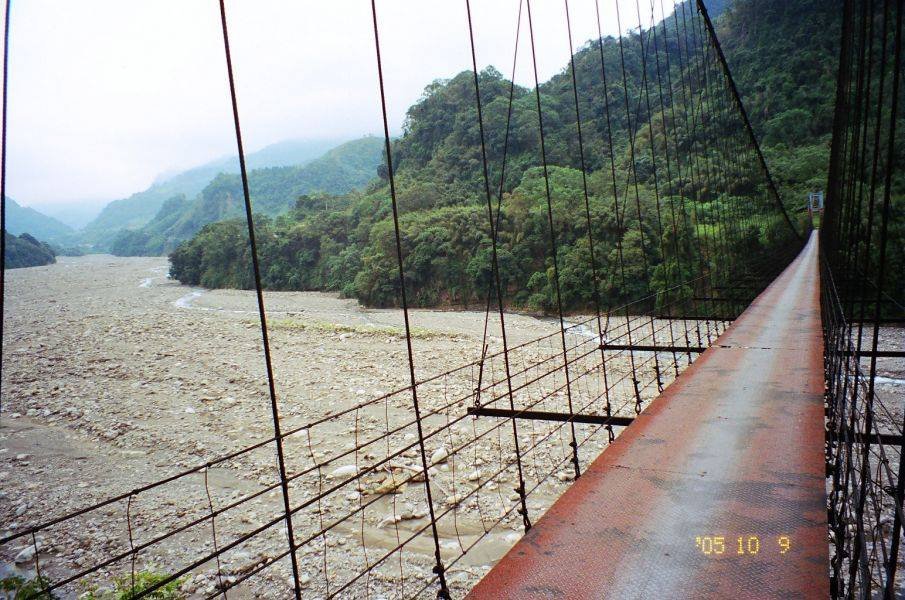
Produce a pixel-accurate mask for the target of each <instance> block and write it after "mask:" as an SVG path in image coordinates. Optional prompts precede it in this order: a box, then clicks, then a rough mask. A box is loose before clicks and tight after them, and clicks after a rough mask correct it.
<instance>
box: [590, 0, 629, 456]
mask: <svg viewBox="0 0 905 600" xmlns="http://www.w3.org/2000/svg"><path fill="white" fill-rule="evenodd" d="M594 8H595V10H596V16H597V48H598V51H599V53H600V76H601V80H602V82H603V106H604V113H605V114H606V142H607V150H608V154H609V159H610V179H611V181H612V185H613V215H614V218H615V219H616V256H617V261H618V262H619V264H620V266H621V270H622V282H623V287H624V285H625V267H624V266H623V265H624V261H623V257H622V221H621V219H620V217H619V190H618V188H617V183H616V154H615V152H614V151H613V124H612V118H611V116H610V97H609V91H608V90H607V76H606V61H605V60H604V54H603V27H602V25H601V20H600V0H594ZM610 312H611V311H610V309H609V307H608V309H607V311H606V324H605V325H606V326H605V327H604V330H603V332H602V333H601V342H602V343H606V341H607V332H608V331H609V324H610ZM628 333H629V340H631V329H630V328H629V332H628ZM629 344H631V341H629ZM629 358H630V362H631V368H632V377H637V375H636V374H635V357H634V355H633V353H629ZM603 385H604V394H605V397H606V416H608V417H609V416H611V415H612V406H611V401H610V391H609V387H610V386H609V382H608V381H607V375H606V370H604V372H603ZM607 436H608V438H609V440H610V441H613V439H614V435H613V426H612V425H607Z"/></svg>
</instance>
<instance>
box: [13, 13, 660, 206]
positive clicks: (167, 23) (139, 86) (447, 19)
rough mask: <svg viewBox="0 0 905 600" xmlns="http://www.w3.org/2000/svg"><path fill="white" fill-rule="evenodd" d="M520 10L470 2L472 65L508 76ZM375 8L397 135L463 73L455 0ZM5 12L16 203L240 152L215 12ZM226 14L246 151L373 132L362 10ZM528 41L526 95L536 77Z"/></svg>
mask: <svg viewBox="0 0 905 600" xmlns="http://www.w3.org/2000/svg"><path fill="white" fill-rule="evenodd" d="M619 2H620V6H621V7H622V13H621V16H622V26H623V27H622V28H623V30H626V29H628V28H630V27H637V21H638V17H637V12H636V8H635V6H636V5H635V1H634V0H619ZM600 4H601V11H602V18H603V30H604V33H605V34H616V33H617V31H618V28H617V26H616V20H615V1H614V0H600ZM666 5H667V6H668V7H670V8H671V7H672V0H666ZM518 6H519V0H472V12H473V18H474V23H475V35H476V46H477V55H478V66H479V68H483V67H484V66H486V65H494V66H495V67H497V68H498V69H499V70H500V71H502V72H503V73H504V74H507V76H508V73H509V72H510V70H511V62H512V50H513V44H514V41H515V24H516V18H517V14H518ZM648 6H649V4H648ZM377 7H378V18H379V24H380V28H381V32H380V33H381V49H382V52H383V62H384V73H385V77H386V85H387V94H388V96H387V102H388V109H389V112H390V119H391V128H392V132H393V133H399V132H400V130H401V126H402V121H403V119H404V115H405V110H406V108H407V107H408V106H409V105H411V104H412V103H413V102H415V101H416V100H417V99H418V97H419V96H420V95H421V92H422V90H423V89H424V86H425V85H427V84H428V83H430V82H431V81H432V80H434V79H436V78H445V77H450V76H452V75H454V74H456V73H458V72H459V71H462V70H463V69H467V68H470V66H471V57H470V53H469V46H468V29H467V21H466V12H465V1H464V0H378V3H377ZM659 7H660V2H659V0H657V11H658V15H657V16H658V17H659V16H660V14H659V10H660V9H659ZM12 10H13V12H12V18H11V23H12V31H11V42H10V95H9V133H8V144H9V146H8V154H7V156H8V183H7V193H8V194H9V195H10V196H11V197H13V198H15V199H17V200H18V201H19V202H20V203H22V204H26V205H32V206H36V207H40V206H47V205H52V204H61V203H72V202H84V201H86V200H95V201H96V200H99V199H108V200H112V199H116V198H121V197H125V196H128V195H129V194H131V193H133V192H136V191H140V190H142V189H144V188H146V187H147V186H148V185H150V183H151V182H152V181H153V180H154V179H155V178H156V177H157V176H159V175H160V174H161V173H166V172H174V171H178V170H182V169H185V168H189V167H192V166H196V165H199V164H202V163H205V162H207V161H209V160H211V159H214V158H218V157H220V156H224V155H228V154H230V153H234V152H235V139H234V137H233V129H232V117H231V109H230V104H229V96H228V84H227V80H226V75H225V60H224V57H223V44H222V38H221V31H220V21H219V11H218V4H217V0H153V1H152V0H79V1H78V2H69V1H63V0H14V2H13V9H12ZM570 10H571V15H572V26H573V36H574V41H575V46H576V48H577V47H579V46H580V45H581V44H583V43H584V42H585V41H587V40H589V39H591V38H594V37H596V31H597V21H596V16H595V9H594V0H571V1H570ZM532 11H533V16H534V25H535V36H536V43H537V54H538V68H539V71H540V77H541V80H542V81H543V80H545V79H548V78H549V77H551V76H552V75H554V74H555V73H557V72H558V71H559V70H561V69H562V68H563V67H564V66H565V65H566V64H567V62H568V57H569V53H568V39H567V37H566V28H565V13H564V9H563V1H562V0H535V1H534V2H533V3H532ZM227 17H228V19H229V26H230V41H231V44H232V52H233V65H234V68H235V75H236V80H237V86H238V95H239V108H240V112H241V119H242V125H243V136H244V138H245V143H246V149H247V150H248V151H253V150H256V149H259V148H262V147H264V146H266V145H268V144H271V143H274V142H277V141H280V140H285V139H292V138H353V137H358V136H361V135H364V134H368V133H374V134H380V133H381V132H382V124H381V120H380V112H379V96H378V86H377V77H376V61H375V55H374V36H373V29H372V23H371V12H370V2H368V1H367V0H330V1H315V0H229V1H228V2H227ZM0 18H2V17H0ZM649 19H650V13H649V9H648V13H647V14H646V15H645V17H644V20H645V26H647V25H648V22H647V21H649ZM524 24H525V25H526V22H525V23H524ZM526 34H527V26H525V27H523V38H522V44H523V45H522V49H523V50H525V52H523V51H522V50H520V52H519V55H520V56H519V68H518V74H517V77H516V79H517V81H519V83H523V84H528V83H529V82H530V81H531V80H532V78H533V75H532V71H531V68H530V62H529V60H528V58H529V55H528V54H527V53H526V51H527V50H528V48H529V46H528V39H527V36H526Z"/></svg>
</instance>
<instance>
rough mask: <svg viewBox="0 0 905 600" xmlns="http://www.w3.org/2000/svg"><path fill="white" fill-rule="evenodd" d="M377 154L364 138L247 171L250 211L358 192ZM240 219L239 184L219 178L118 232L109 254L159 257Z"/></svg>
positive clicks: (273, 211)
mask: <svg viewBox="0 0 905 600" xmlns="http://www.w3.org/2000/svg"><path fill="white" fill-rule="evenodd" d="M382 149H383V143H382V142H381V141H380V140H379V139H377V138H374V137H365V138H361V139H358V140H353V141H351V142H346V143H344V144H341V145H339V146H337V147H336V148H333V149H332V150H330V151H329V152H327V153H326V154H324V155H323V156H321V157H319V158H317V159H315V160H312V161H309V162H306V163H304V164H302V165H295V166H288V167H270V168H264V169H255V170H252V171H251V172H250V173H249V178H248V181H249V188H250V190H251V195H252V198H253V199H254V205H255V209H256V210H258V211H259V212H261V213H263V214H265V215H271V216H274V215H278V214H280V213H282V212H285V211H286V210H288V209H289V208H291V207H292V206H293V203H294V199H295V198H298V197H299V196H302V195H305V194H311V193H331V194H344V193H347V192H350V191H352V190H354V189H357V188H361V187H364V185H365V184H367V183H368V182H369V181H370V180H371V179H372V178H373V177H374V174H375V173H376V172H377V165H379V164H380V162H381V160H382ZM244 214H245V205H244V203H243V195H242V180H241V178H240V177H239V175H237V174H232V173H220V174H219V175H217V176H216V177H215V178H214V179H213V180H212V181H210V182H209V183H208V184H207V186H205V187H204V189H202V190H201V193H200V194H198V195H197V196H196V197H192V198H188V197H187V196H186V195H184V194H180V195H176V196H174V197H172V198H170V199H168V200H166V201H165V202H164V203H163V204H162V205H161V206H160V209H159V210H158V211H157V214H156V215H155V216H154V218H153V219H151V221H150V222H149V223H148V224H147V225H145V226H144V227H141V228H139V229H124V230H122V231H121V232H120V233H119V234H118V235H117V236H116V238H115V239H114V240H113V242H112V244H111V252H112V253H113V254H116V255H118V256H150V255H160V254H165V253H167V252H171V251H172V250H173V249H174V248H175V247H176V246H177V245H178V244H179V243H180V242H183V241H185V240H187V239H188V238H190V237H192V236H193V235H195V233H197V232H198V231H199V230H200V229H201V228H202V227H204V226H205V225H207V224H208V223H213V222H215V221H222V220H224V219H231V218H235V217H238V216H240V215H244Z"/></svg>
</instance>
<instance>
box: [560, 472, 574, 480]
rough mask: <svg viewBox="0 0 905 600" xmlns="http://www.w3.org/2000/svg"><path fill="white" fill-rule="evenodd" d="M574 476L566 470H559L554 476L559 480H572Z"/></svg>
mask: <svg viewBox="0 0 905 600" xmlns="http://www.w3.org/2000/svg"><path fill="white" fill-rule="evenodd" d="M574 477H575V475H574V474H573V473H569V472H568V471H560V472H559V473H557V474H556V478H557V479H559V480H560V481H572V479H573V478H574Z"/></svg>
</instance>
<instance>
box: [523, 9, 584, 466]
mask: <svg viewBox="0 0 905 600" xmlns="http://www.w3.org/2000/svg"><path fill="white" fill-rule="evenodd" d="M525 3H526V4H525V5H526V7H527V9H528V32H529V33H530V39H531V63H532V65H533V67H534V95H535V99H536V100H537V122H538V130H539V132H540V152H541V164H542V166H543V172H544V187H545V190H546V197H547V220H548V221H549V224H550V251H551V252H552V258H553V283H554V289H555V290H556V308H557V310H558V312H559V335H560V340H561V341H562V357H563V369H564V371H565V375H566V398H567V400H568V404H569V428H570V429H571V434H572V441H571V442H569V445H570V446H571V447H572V465H573V467H574V468H575V478H576V479H577V478H579V477H580V476H581V466H580V465H579V462H578V442H577V441H576V437H575V421H574V420H573V419H572V416H573V415H574V412H573V410H572V382H571V380H570V377H569V354H568V350H567V346H566V329H565V318H564V317H563V310H562V295H561V294H560V290H559V260H558V257H557V249H556V230H555V229H554V223H553V199H552V196H551V194H550V175H549V173H548V172H547V148H546V145H545V142H544V115H543V111H542V109H541V101H540V81H539V78H538V75H537V54H536V49H535V44H534V23H533V21H532V19H531V0H525Z"/></svg>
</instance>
